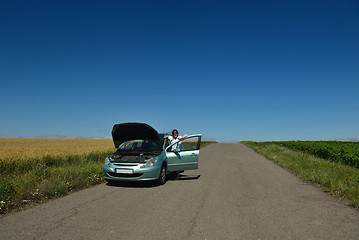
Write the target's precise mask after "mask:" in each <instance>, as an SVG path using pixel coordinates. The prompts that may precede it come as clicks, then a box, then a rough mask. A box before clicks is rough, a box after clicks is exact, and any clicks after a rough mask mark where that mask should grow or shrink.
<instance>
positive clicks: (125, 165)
mask: <svg viewBox="0 0 359 240" xmlns="http://www.w3.org/2000/svg"><path fill="white" fill-rule="evenodd" d="M113 165H115V166H122V167H134V166H137V165H138V163H133V164H129V163H126V164H123V163H113Z"/></svg>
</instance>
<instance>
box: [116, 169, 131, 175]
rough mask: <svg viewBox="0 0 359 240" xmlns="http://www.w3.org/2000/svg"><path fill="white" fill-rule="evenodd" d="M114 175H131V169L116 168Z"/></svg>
mask: <svg viewBox="0 0 359 240" xmlns="http://www.w3.org/2000/svg"><path fill="white" fill-rule="evenodd" d="M115 173H125V174H132V173H133V170H132V169H123V168H116V169H115Z"/></svg>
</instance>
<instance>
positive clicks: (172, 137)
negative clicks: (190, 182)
mask: <svg viewBox="0 0 359 240" xmlns="http://www.w3.org/2000/svg"><path fill="white" fill-rule="evenodd" d="M185 137H188V135H187V134H185V135H183V136H178V131H177V129H173V130H172V135H169V136H164V138H167V139H168V140H169V141H170V144H171V143H174V142H176V141H178V143H177V144H174V145H173V146H172V151H173V150H174V149H175V148H179V149H182V148H183V147H182V142H180V141H179V140H181V139H182V138H185ZM176 174H177V178H176V180H177V179H180V177H181V176H180V173H179V172H178V171H177V172H176Z"/></svg>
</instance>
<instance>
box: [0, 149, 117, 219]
mask: <svg viewBox="0 0 359 240" xmlns="http://www.w3.org/2000/svg"><path fill="white" fill-rule="evenodd" d="M112 152H113V150H111V151H106V152H92V153H86V154H77V155H66V156H45V157H37V158H32V159H29V161H28V162H27V161H24V160H22V161H20V162H19V163H18V164H16V163H15V162H12V161H8V162H7V161H3V162H2V164H1V165H2V167H1V169H0V174H1V176H0V213H1V214H4V213H6V212H9V211H11V210H13V209H19V208H21V207H24V206H26V205H29V204H35V203H40V202H44V201H46V200H48V199H52V198H58V197H61V196H64V195H67V194H69V193H71V192H72V191H76V190H80V189H83V188H86V187H89V186H93V185H96V184H98V183H101V182H104V179H103V173H102V165H103V162H104V159H105V157H106V156H107V155H108V154H110V153H112ZM9 163H10V164H11V163H13V165H14V166H11V165H9ZM9 169H10V170H9Z"/></svg>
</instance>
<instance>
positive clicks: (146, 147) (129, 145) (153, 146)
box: [118, 140, 161, 152]
mask: <svg viewBox="0 0 359 240" xmlns="http://www.w3.org/2000/svg"><path fill="white" fill-rule="evenodd" d="M118 150H120V151H145V152H150V151H160V150H161V145H160V142H157V141H151V140H131V141H127V142H124V143H122V144H121V145H120V146H119V148H118Z"/></svg>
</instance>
